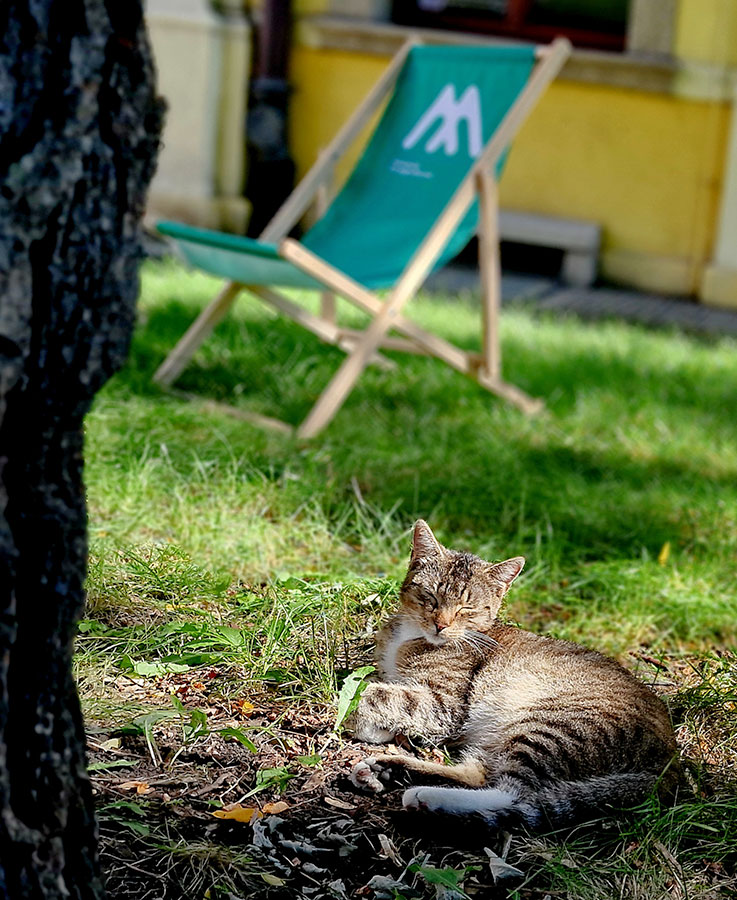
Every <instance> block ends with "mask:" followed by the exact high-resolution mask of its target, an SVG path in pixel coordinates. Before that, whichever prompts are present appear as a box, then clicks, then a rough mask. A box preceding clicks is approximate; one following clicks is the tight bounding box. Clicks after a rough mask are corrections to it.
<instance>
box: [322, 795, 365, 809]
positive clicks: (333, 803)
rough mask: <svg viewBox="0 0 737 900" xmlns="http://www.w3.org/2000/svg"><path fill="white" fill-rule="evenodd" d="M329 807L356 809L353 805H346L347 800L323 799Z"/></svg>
mask: <svg viewBox="0 0 737 900" xmlns="http://www.w3.org/2000/svg"><path fill="white" fill-rule="evenodd" d="M323 800H324V801H325V802H326V803H327V804H328V806H334V807H335V808H336V809H346V810H353V809H356V808H357V807H355V806H354V805H353V804H352V803H346V802H345V800H338V798H337V797H323Z"/></svg>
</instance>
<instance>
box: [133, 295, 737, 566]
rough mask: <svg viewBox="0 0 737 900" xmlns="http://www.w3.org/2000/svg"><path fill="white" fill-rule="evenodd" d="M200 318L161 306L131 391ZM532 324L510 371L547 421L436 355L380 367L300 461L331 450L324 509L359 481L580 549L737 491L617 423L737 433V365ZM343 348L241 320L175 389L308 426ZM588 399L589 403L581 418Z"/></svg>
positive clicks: (467, 522)
mask: <svg viewBox="0 0 737 900" xmlns="http://www.w3.org/2000/svg"><path fill="white" fill-rule="evenodd" d="M191 316H192V313H191V310H189V309H187V308H186V307H185V306H183V305H182V304H180V303H177V302H171V303H169V304H168V305H166V306H163V307H160V308H158V309H156V310H154V311H152V312H151V313H150V315H149V317H148V320H147V322H146V323H145V325H144V327H143V328H141V329H140V330H139V332H138V334H137V337H136V340H135V343H134V349H133V354H132V358H131V361H130V363H129V365H128V366H127V368H126V370H125V372H124V373H123V375H122V379H121V380H122V381H123V382H124V383H125V384H126V385H127V386H128V388H129V389H130V390H132V391H134V392H135V393H137V394H139V395H143V396H149V397H161V394H160V392H159V391H158V389H157V388H156V387H155V386H153V385H152V384H151V381H150V378H151V375H152V374H153V372H154V370H155V368H156V366H157V365H158V364H159V363H160V361H161V360H162V358H163V357H164V355H165V354H166V353H167V352H168V350H169V349H170V348H171V346H172V345H173V343H174V342H175V340H176V339H177V338H178V337H179V336H180V335H181V333H182V332H183V331H184V329H185V328H186V327H187V325H188V324H189V322H190V321H191ZM536 324H537V323H535V322H534V321H531V323H530V330H529V334H530V335H531V336H532V340H529V341H528V340H523V339H522V337H520V336H517V335H512V336H511V337H510V338H508V339H506V340H505V348H504V349H505V374H506V377H507V378H509V380H511V381H514V382H516V383H518V384H520V385H521V386H522V387H524V388H525V389H526V390H528V391H529V392H530V393H532V394H535V395H538V396H546V395H547V396H548V397H549V398H550V401H549V411H548V413H546V414H544V415H543V416H542V417H541V418H539V419H533V420H526V419H524V417H522V416H520V415H519V414H518V413H516V412H515V411H513V410H511V409H510V408H509V407H508V406H506V404H504V403H503V402H502V401H500V400H498V399H496V398H492V397H490V396H489V394H487V393H486V392H485V391H483V390H482V389H481V388H479V387H478V385H476V384H474V383H473V382H471V381H470V380H468V379H465V378H463V376H461V375H459V374H457V373H455V372H452V371H450V370H449V369H448V368H447V367H446V366H444V365H442V364H441V363H440V362H438V361H436V360H430V359H425V358H421V357H419V358H418V357H407V356H402V357H399V356H396V357H395V358H396V359H397V361H398V363H399V368H398V369H397V370H396V371H390V372H387V371H384V370H380V369H377V368H376V367H370V368H369V369H368V370H367V371H366V372H365V373H364V374H363V375H362V377H361V378H360V379H359V381H358V383H357V385H356V388H355V390H354V391H353V393H352V394H351V396H350V397H349V399H348V401H347V403H346V405H345V406H344V408H343V409H342V410H341V411H340V413H339V414H338V417H337V418H336V420H335V422H334V424H333V425H332V426H331V427H330V428H329V429H328V430H327V431H326V432H324V433H323V435H321V436H320V437H319V438H318V439H317V440H316V441H315V442H313V444H311V445H310V449H309V450H307V451H306V452H303V453H301V454H299V455H298V457H297V458H298V459H302V460H303V461H304V459H309V458H310V457H311V456H313V458H314V455H316V454H317V450H318V449H321V452H322V455H323V458H324V455H325V452H326V450H327V451H329V459H330V471H331V479H330V481H331V483H332V484H334V485H335V486H336V487H334V488H333V494H332V496H331V495H330V491H329V490H328V493H327V494H326V495H325V497H324V502H325V503H326V505H327V507H328V508H329V507H330V505H331V502H332V503H340V502H341V501H342V500H344V499H345V492H346V491H347V490H348V485H349V484H350V483H351V480H352V479H356V481H354V482H353V483H354V487H355V485H356V484H357V485H358V487H359V489H360V490H361V492H362V495H363V497H365V498H367V499H369V500H370V503H371V504H373V505H375V506H377V507H380V508H383V509H388V508H393V507H395V506H399V509H400V511H401V512H400V514H401V515H403V516H406V517H407V519H409V518H411V517H414V516H417V515H425V516H427V515H430V514H433V515H434V517H435V519H436V521H437V520H438V518H440V519H441V520H442V521H443V522H444V524H445V526H446V527H447V528H448V529H450V530H452V531H454V532H455V531H461V532H464V531H465V532H467V533H471V534H476V533H479V532H480V533H481V534H484V533H492V534H500V535H504V536H506V537H507V539H510V538H512V539H516V540H518V541H521V542H522V543H523V544H529V542H530V541H535V540H539V539H540V535H541V533H542V534H544V532H545V531H546V530H548V531H549V530H551V529H552V530H553V531H554V532H555V533H556V535H557V537H558V538H560V539H561V540H562V541H563V544H564V545H565V544H568V545H570V546H571V547H578V548H579V552H580V553H582V555H583V558H587V557H590V558H596V557H599V556H601V555H602V554H610V555H611V554H614V555H615V556H619V555H631V554H632V553H633V552H634V553H639V551H640V548H642V547H646V548H648V549H649V550H650V551H651V552H652V553H655V554H657V552H658V550H659V548H660V547H661V546H662V544H663V543H664V542H665V541H668V540H673V539H674V537H675V538H677V539H679V540H682V541H686V542H688V541H690V540H692V538H693V535H692V534H691V526H690V524H689V522H690V520H689V515H688V508H689V507H690V506H692V505H693V504H694V503H698V501H699V500H700V499H703V498H705V497H712V496H713V495H714V493H715V492H724V494H725V497H726V496H732V497H734V495H735V487H734V478H733V474H732V472H731V471H729V467H728V466H727V471H721V472H720V471H711V472H709V471H704V465H703V461H702V460H701V459H700V458H699V455H698V453H696V454H693V455H689V454H688V453H685V454H684V453H683V452H680V453H677V454H675V455H674V456H671V455H669V453H668V448H667V440H666V441H664V442H663V446H662V447H660V448H658V449H655V450H653V452H652V453H651V452H649V448H645V449H644V450H643V452H642V453H639V454H633V452H632V450H631V449H630V448H628V447H627V446H626V444H625V442H624V441H623V438H622V434H623V432H625V433H626V431H627V429H628V428H629V427H630V426H631V424H632V421H633V416H634V417H635V418H639V419H640V420H642V421H644V422H645V423H647V422H648V420H654V419H656V418H658V417H662V418H663V419H666V420H667V421H668V422H669V423H670V427H674V423H676V424H677V423H679V422H683V423H687V424H688V427H689V428H690V429H692V430H693V429H700V431H701V434H700V438H701V439H702V440H703V441H705V442H706V443H707V444H708V440H709V436H710V435H714V434H722V433H724V432H732V430H733V423H734V404H733V402H732V401H733V398H734V397H735V396H736V395H737V366H736V367H733V368H732V369H730V370H729V371H724V370H723V369H722V370H717V369H716V368H712V369H707V368H704V367H703V366H702V367H699V366H698V365H697V364H694V365H691V364H690V361H689V362H687V363H684V364H681V365H675V366H673V365H669V366H668V370H667V371H663V364H662V359H660V358H658V359H655V360H652V361H651V360H650V359H648V358H647V347H646V348H645V349H644V350H643V348H641V347H640V348H638V352H637V353H633V354H632V356H631V357H628V356H627V355H626V354H624V353H622V352H619V353H609V354H603V353H602V352H601V347H600V342H599V344H598V345H595V346H592V347H590V348H589V347H587V346H586V344H585V338H584V340H583V341H582V338H581V335H580V330H581V329H584V330H586V329H590V333H591V334H592V335H595V334H596V328H597V326H595V325H593V326H585V325H581V324H579V323H574V324H573V325H570V323H569V327H572V328H575V329H577V330H578V335H577V337H576V340H574V341H572V342H571V343H570V344H569V345H567V346H564V347H563V351H562V352H560V348H558V350H555V351H551V350H550V349H549V348H547V349H546V348H544V347H541V348H538V347H536V346H535V343H534V336H535V328H536ZM635 332H636V333H638V334H639V335H640V338H642V340H645V339H646V337H645V336H643V335H642V334H641V333H639V332H637V331H636V330H635ZM558 341H559V342H560V338H558ZM696 349H697V350H699V348H698V346H697V347H696ZM660 352H661V353H663V351H662V348H661V350H660ZM342 358H343V354H342V353H341V352H340V351H339V350H337V349H335V348H333V347H329V346H326V345H324V344H322V343H321V342H320V341H319V340H317V339H316V338H314V337H313V336H312V335H310V334H309V333H307V332H305V331H304V330H303V329H301V328H299V327H298V326H296V325H294V324H292V323H290V322H287V321H285V320H284V319H282V318H273V319H265V318H264V317H263V316H261V317H256V316H254V317H253V318H249V319H247V320H244V319H243V317H242V316H239V317H231V318H229V319H226V320H225V321H224V322H223V323H221V324H220V325H219V327H218V329H217V332H216V334H215V335H214V336H213V337H212V338H211V339H210V340H209V341H208V342H206V344H205V345H204V346H203V348H202V349H201V350H200V351H199V353H198V355H197V357H196V359H195V361H194V362H193V363H192V364H191V365H190V366H189V367H188V368H187V369H186V370H185V372H184V373H183V375H182V376H181V378H180V379H179V381H178V383H177V386H178V387H180V388H182V389H183V390H186V391H188V392H190V393H192V394H194V395H197V396H201V397H202V398H203V399H215V400H219V401H224V402H227V403H234V404H242V405H243V406H244V407H246V408H250V409H255V410H257V411H259V412H261V413H264V414H268V415H274V416H277V417H279V418H283V419H284V420H286V421H290V422H292V423H298V422H299V421H301V419H302V418H303V417H304V415H305V414H306V413H307V411H308V410H309V408H310V407H311V405H312V403H313V402H314V399H315V397H316V396H317V395H318V394H319V392H320V391H321V390H322V388H323V387H324V386H325V385H326V384H327V382H328V381H329V379H330V377H331V376H332V374H333V373H334V371H335V369H336V368H337V366H338V365H339V364H340V361H341V360H342ZM582 399H583V401H584V402H585V403H586V404H587V406H588V407H590V409H591V410H592V411H594V412H592V414H591V418H589V419H585V420H584V421H582V416H581V414H580V412H579V410H578V404H580V403H581V401H582ZM584 418H585V417H584ZM240 434H242V435H243V442H244V445H245V446H247V442H248V441H249V438H251V437H252V434H253V432H252V431H251V429H250V428H248V427H247V426H243V425H240V426H239V427H238V428H234V429H233V431H232V435H233V440H240V438H238V437H235V435H240ZM269 452H270V454H271V459H272V461H273V462H275V464H276V465H277V467H278V466H279V460H280V459H281V460H282V461H286V460H287V459H289V460H291V462H290V464H292V462H293V458H294V457H295V446H294V444H292V443H291V442H289V441H286V442H285V441H284V440H283V439H279V443H278V444H275V443H272V444H271V445H270V447H269ZM336 491H337V493H336ZM341 492H342V495H341Z"/></svg>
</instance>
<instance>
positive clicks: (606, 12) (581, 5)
mask: <svg viewBox="0 0 737 900" xmlns="http://www.w3.org/2000/svg"><path fill="white" fill-rule="evenodd" d="M628 8H629V0H394V3H393V8H392V19H393V21H394V22H396V23H397V24H400V25H414V26H418V27H422V28H444V29H447V30H450V31H468V32H471V33H474V34H489V35H499V36H502V37H510V38H521V39H523V40H527V41H536V42H540V43H545V42H547V41H551V40H553V38H555V37H558V36H564V37H567V38H570V40H571V41H572V42H573V44H574V45H576V46H578V47H594V48H598V49H602V50H624V45H625V36H626V32H627V13H628Z"/></svg>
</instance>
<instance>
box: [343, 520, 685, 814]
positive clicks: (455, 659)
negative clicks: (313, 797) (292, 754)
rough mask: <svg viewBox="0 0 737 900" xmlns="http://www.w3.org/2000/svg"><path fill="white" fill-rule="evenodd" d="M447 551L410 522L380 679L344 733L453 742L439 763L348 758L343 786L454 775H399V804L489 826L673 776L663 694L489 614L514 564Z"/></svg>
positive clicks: (574, 809)
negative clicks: (436, 783) (423, 783)
mask: <svg viewBox="0 0 737 900" xmlns="http://www.w3.org/2000/svg"><path fill="white" fill-rule="evenodd" d="M524 562H525V561H524V559H523V557H521V556H517V557H514V558H513V559H508V560H506V561H505V562H501V563H496V564H492V563H487V562H484V561H483V560H481V559H479V558H478V557H476V556H472V555H471V554H470V553H460V552H456V551H453V550H447V549H446V548H445V547H443V546H441V545H440V544H439V543H438V541H437V540H436V539H435V536H434V535H433V533H432V531H431V530H430V528H429V527H428V525H427V524H426V523H425V522H423V521H422V520H420V521H418V522H417V523H416V525H415V528H414V534H413V540H412V555H411V559H410V564H409V571H408V573H407V577H406V578H405V580H404V583H403V584H402V587H401V592H400V601H401V606H400V609H399V612H398V613H397V614H396V615H395V616H394V617H393V618H392V619H391V620H390V621H389V622H388V624H387V625H386V626H385V627H384V628H383V629H382V630H381V632H380V633H379V635H378V641H377V648H376V659H377V668H378V671H379V675H380V677H381V679H382V681H380V682H376V683H372V684H370V685H368V687H367V688H366V690H365V691H364V693H363V695H362V696H361V700H360V703H359V706H358V709H357V710H356V712H355V713H354V715H353V720H352V722H351V723H350V727H351V729H352V731H353V733H354V736H355V737H356V738H357V739H358V740H361V741H366V742H369V743H386V742H388V741H391V740H392V739H393V738H394V737H395V736H396V735H399V734H401V735H407V736H410V737H419V738H422V739H424V740H428V741H431V742H433V743H436V744H445V745H447V746H450V747H453V746H455V748H456V750H457V762H456V763H455V764H453V765H443V764H442V763H434V762H431V761H429V760H424V759H420V758H418V757H414V756H411V755H399V756H396V755H383V756H378V757H373V758H369V759H367V760H365V761H363V762H360V763H358V764H357V765H356V766H355V767H354V770H353V773H352V775H351V778H352V780H353V782H354V784H356V785H357V786H359V787H361V788H363V789H366V790H373V791H381V790H383V785H382V781H381V780H380V777H379V776H383V777H386V775H387V774H388V771H387V769H386V767H387V766H390V765H391V766H394V765H398V764H399V765H403V766H405V767H407V768H408V769H411V770H414V771H416V772H420V773H425V774H427V775H433V776H440V777H442V778H445V779H449V780H450V781H453V782H456V783H457V784H459V785H463V786H462V787H413V788H410V789H409V790H407V791H405V793H404V796H403V804H404V806H405V807H407V808H409V809H426V810H430V811H437V812H445V813H456V814H471V813H477V814H480V815H481V816H482V817H483V818H484V819H486V820H487V822H488V823H489V824H490V825H491V826H494V827H496V826H500V827H501V826H504V827H513V826H514V825H515V824H516V825H520V824H523V825H525V826H527V827H528V828H532V829H535V828H544V827H557V826H562V825H566V824H570V823H573V822H575V821H578V820H582V819H585V818H592V817H596V816H599V815H601V814H602V813H604V812H606V811H611V810H612V809H613V808H621V807H627V806H633V805H635V804H637V803H638V802H640V801H642V800H643V799H645V797H647V796H648V794H650V793H651V792H652V791H653V790H654V789H658V790H660V791H661V792H671V791H672V790H673V789H674V788H675V786H676V783H677V780H678V763H677V760H676V742H675V737H674V734H673V729H672V727H671V723H670V720H669V717H668V713H667V710H666V708H665V706H664V705H663V703H662V702H661V701H660V700H659V699H658V697H656V696H655V694H654V693H653V692H652V691H651V690H650V689H649V688H648V687H646V686H645V685H644V684H642V683H641V682H640V681H638V680H637V679H636V678H635V677H634V676H633V675H631V674H630V673H629V672H627V671H626V670H625V669H624V668H623V667H622V666H620V665H619V663H617V662H615V661H614V660H612V659H608V658H607V657H605V656H602V655H601V654H599V653H597V652H595V651H593V650H587V649H585V648H583V647H579V646H578V645H577V644H572V643H569V642H568V641H561V640H554V639H552V638H548V637H541V636H539V635H535V634H530V633H529V632H527V631H523V630H521V629H519V628H514V627H511V626H509V625H503V624H501V623H500V622H499V621H497V618H496V615H497V612H498V610H499V607H500V605H501V602H502V599H503V597H504V595H505V594H506V593H507V591H508V590H509V587H510V585H511V584H512V582H513V581H514V580H515V578H516V577H517V576H518V575H519V573H520V571H521V570H522V567H523V565H524Z"/></svg>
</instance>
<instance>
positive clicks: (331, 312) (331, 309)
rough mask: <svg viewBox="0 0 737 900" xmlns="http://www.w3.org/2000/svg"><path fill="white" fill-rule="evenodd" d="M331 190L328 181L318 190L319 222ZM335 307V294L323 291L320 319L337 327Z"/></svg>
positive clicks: (316, 204)
mask: <svg viewBox="0 0 737 900" xmlns="http://www.w3.org/2000/svg"><path fill="white" fill-rule="evenodd" d="M331 175H332V171H331ZM329 190H330V187H329V182H328V181H323V183H322V184H321V185H320V187H319V188H318V189H317V196H316V198H315V206H316V212H317V219H318V221H319V220H320V219H321V218H322V217H323V216H324V215H325V213H326V212H327V208H328V206H329V205H330V196H329ZM335 307H336V304H335V294H334V293H333V292H332V291H323V292H322V293H321V294H320V317H321V318H323V319H325V321H326V322H330V324H331V325H335V313H336V308H335Z"/></svg>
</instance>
